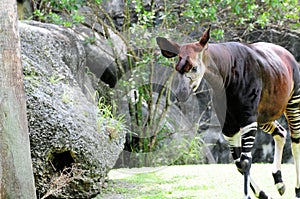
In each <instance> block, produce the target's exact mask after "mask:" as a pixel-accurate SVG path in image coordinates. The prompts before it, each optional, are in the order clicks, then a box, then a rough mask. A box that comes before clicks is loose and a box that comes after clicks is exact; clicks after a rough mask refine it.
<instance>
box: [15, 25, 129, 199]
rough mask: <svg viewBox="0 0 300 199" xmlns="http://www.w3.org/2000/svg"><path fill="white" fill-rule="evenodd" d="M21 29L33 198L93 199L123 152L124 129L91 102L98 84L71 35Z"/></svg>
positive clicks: (42, 28)
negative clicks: (50, 196)
mask: <svg viewBox="0 0 300 199" xmlns="http://www.w3.org/2000/svg"><path fill="white" fill-rule="evenodd" d="M19 27H20V36H21V47H22V59H23V60H22V62H23V68H24V69H23V70H24V78H25V81H24V82H25V90H26V95H27V110H28V121H29V132H30V142H31V152H32V161H33V168H34V176H35V183H36V188H37V196H38V197H39V198H40V197H42V196H43V195H45V194H51V195H52V197H53V198H91V197H92V196H94V195H96V194H97V193H99V191H100V190H101V186H102V185H103V182H104V180H105V178H106V175H107V172H108V171H109V169H111V168H112V167H113V166H114V164H115V162H116V160H117V158H118V156H119V153H120V152H121V151H122V149H123V145H124V142H125V134H126V131H125V129H124V128H123V127H122V125H120V124H118V122H117V121H115V120H113V119H107V118H103V117H102V115H101V113H100V112H99V111H98V109H97V107H96V105H95V103H94V102H93V100H95V98H96V97H95V96H94V95H95V93H96V92H95V90H94V87H93V85H96V84H97V82H96V83H95V82H94V81H93V79H92V78H90V76H89V75H88V73H87V70H86V51H85V48H84V46H83V45H82V42H81V41H80V39H78V37H77V35H76V34H75V33H74V32H73V31H71V30H69V29H64V28H60V27H58V26H55V25H50V24H42V23H37V22H26V23H24V22H22V23H19ZM94 79H97V78H94ZM103 87H104V88H105V86H103ZM98 92H100V95H105V90H103V91H98ZM66 168H67V169H66Z"/></svg>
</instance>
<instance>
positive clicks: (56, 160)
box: [52, 151, 75, 172]
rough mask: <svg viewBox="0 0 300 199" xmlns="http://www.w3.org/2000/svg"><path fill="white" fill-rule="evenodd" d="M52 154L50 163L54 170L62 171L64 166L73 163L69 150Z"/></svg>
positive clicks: (68, 166)
mask: <svg viewBox="0 0 300 199" xmlns="http://www.w3.org/2000/svg"><path fill="white" fill-rule="evenodd" d="M52 155H53V159H52V165H53V166H54V168H55V169H56V171H60V172H62V171H63V170H64V169H65V168H71V167H72V164H73V163H75V160H74V158H73V157H72V155H71V151H64V152H55V153H53V154H52Z"/></svg>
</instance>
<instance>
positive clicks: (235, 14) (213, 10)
mask: <svg viewBox="0 0 300 199" xmlns="http://www.w3.org/2000/svg"><path fill="white" fill-rule="evenodd" d="M299 12H300V6H299V3H298V1H297V0H285V1H271V0H267V1H255V0H243V1H242V0H237V1H236V0H234V1H233V0H224V1H220V0H213V1H211V0H187V3H186V5H185V6H184V10H183V14H182V18H183V19H182V20H183V21H187V22H188V24H189V25H190V27H191V29H192V30H194V29H196V28H197V26H198V25H201V26H203V24H207V23H212V24H216V25H217V26H219V27H220V28H223V29H224V28H227V29H229V28H233V27H235V28H244V29H249V30H253V29H254V28H255V27H258V28H264V27H266V26H269V25H276V26H283V25H284V26H285V28H288V27H294V26H293V24H294V23H297V20H299ZM298 25H299V24H298ZM298 27H299V26H298ZM213 35H215V36H216V37H217V39H218V38H222V37H223V33H222V32H220V31H216V32H214V33H213Z"/></svg>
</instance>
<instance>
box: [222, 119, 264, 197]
mask: <svg viewBox="0 0 300 199" xmlns="http://www.w3.org/2000/svg"><path fill="white" fill-rule="evenodd" d="M256 130H257V123H256V122H254V123H252V124H250V125H247V126H245V127H244V128H242V129H241V131H240V132H238V133H237V134H235V135H234V136H233V137H227V136H224V137H225V139H226V140H227V141H228V142H229V147H230V151H231V154H232V157H233V160H234V163H235V164H236V166H237V168H238V171H239V172H240V173H241V174H243V175H244V194H245V198H247V199H249V198H250V196H249V192H248V187H249V185H250V186H251V188H252V190H253V192H254V194H255V195H256V197H258V198H261V199H265V198H268V197H267V196H266V195H265V193H264V192H263V191H261V190H260V189H259V188H258V186H257V185H256V184H255V183H254V181H253V180H252V179H251V178H250V168H251V162H252V155H251V149H252V147H253V143H254V139H255V133H256Z"/></svg>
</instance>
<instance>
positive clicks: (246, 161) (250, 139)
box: [240, 122, 257, 199]
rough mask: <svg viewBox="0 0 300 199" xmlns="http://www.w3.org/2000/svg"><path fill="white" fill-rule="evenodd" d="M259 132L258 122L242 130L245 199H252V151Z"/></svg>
mask: <svg viewBox="0 0 300 199" xmlns="http://www.w3.org/2000/svg"><path fill="white" fill-rule="evenodd" d="M256 131H257V122H253V123H251V124H249V125H247V126H245V127H243V128H242V129H241V136H242V153H241V158H240V162H241V168H242V171H243V174H244V194H245V198H247V199H248V198H250V196H249V191H248V188H249V187H250V178H249V176H250V168H251V163H252V155H251V150H252V148H253V144H254V140H255V134H256Z"/></svg>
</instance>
